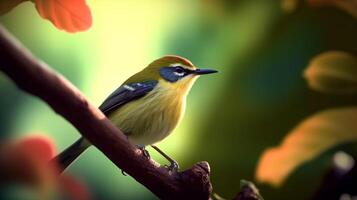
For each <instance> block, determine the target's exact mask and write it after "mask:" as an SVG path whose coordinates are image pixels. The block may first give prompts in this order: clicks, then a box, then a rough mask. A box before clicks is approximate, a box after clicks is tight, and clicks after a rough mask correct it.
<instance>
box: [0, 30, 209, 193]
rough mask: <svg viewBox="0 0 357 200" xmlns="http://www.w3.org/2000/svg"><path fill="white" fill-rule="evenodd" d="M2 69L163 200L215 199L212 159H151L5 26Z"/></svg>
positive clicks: (1, 32) (1, 33) (1, 37)
mask: <svg viewBox="0 0 357 200" xmlns="http://www.w3.org/2000/svg"><path fill="white" fill-rule="evenodd" d="M0 70H1V71H3V72H4V73H5V74H6V75H7V76H8V77H9V78H11V79H12V80H13V81H14V82H15V84H16V85H17V86H18V87H19V88H20V89H22V90H24V91H26V92H28V93H30V94H32V95H34V96H37V97H39V98H41V99H42V100H43V101H45V102H46V103H47V104H48V105H49V106H50V107H51V108H52V109H53V110H54V111H55V112H56V113H58V114H59V115H61V116H63V117H64V118H65V119H67V120H68V121H69V122H70V123H71V124H72V125H73V126H74V127H76V129H77V130H78V131H79V132H80V133H81V134H82V135H83V136H84V137H85V138H87V139H88V140H89V141H90V142H91V143H92V144H93V145H94V146H96V147H97V148H98V149H99V150H100V151H102V152H103V153H104V154H105V155H106V156H107V157H108V158H109V159H110V160H111V161H112V162H113V163H114V164H115V165H116V166H118V167H119V168H120V169H122V170H124V171H125V172H126V173H127V174H129V175H131V176H132V177H133V178H134V179H135V180H137V181H138V182H139V183H141V184H142V185H144V186H145V187H147V188H148V189H149V190H150V191H152V192H153V193H154V194H155V195H156V196H158V197H159V198H160V199H209V198H210V195H211V193H212V185H211V182H210V176H209V175H210V167H209V164H208V163H207V162H205V161H203V162H199V163H197V164H195V165H194V166H193V167H192V168H190V169H188V170H186V171H183V172H177V173H176V172H170V171H168V170H167V169H166V168H165V167H162V166H160V165H159V164H158V163H156V162H155V161H153V160H148V159H147V158H146V157H145V156H144V155H142V151H140V150H138V149H137V148H136V147H135V146H133V145H132V144H130V143H129V142H128V141H127V139H126V137H125V136H124V134H123V133H122V132H121V131H120V130H119V129H117V128H116V127H115V126H114V125H113V124H112V123H111V122H110V121H109V120H108V119H107V118H106V117H105V116H104V114H103V113H102V112H101V111H100V110H98V109H97V108H96V107H95V106H93V105H91V104H90V103H89V102H88V101H87V100H86V98H85V97H84V96H83V95H82V94H81V92H80V91H79V90H78V89H77V88H76V87H75V86H73V85H72V84H71V83H70V82H69V81H67V80H66V79H65V78H64V77H63V76H61V75H60V74H58V73H56V72H55V71H53V70H52V69H50V68H49V67H48V66H47V65H46V64H45V63H44V62H41V61H39V60H38V59H37V58H35V57H34V56H33V55H32V54H31V53H30V52H29V51H28V50H27V49H26V48H25V47H23V46H22V45H21V44H20V43H19V42H18V41H17V40H16V39H15V38H14V37H13V36H11V34H9V33H8V32H7V30H6V29H5V28H3V27H2V26H1V25H0Z"/></svg>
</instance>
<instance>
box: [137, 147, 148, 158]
mask: <svg viewBox="0 0 357 200" xmlns="http://www.w3.org/2000/svg"><path fill="white" fill-rule="evenodd" d="M138 148H139V149H140V150H141V152H142V153H143V155H144V156H145V158H147V159H149V160H150V158H151V157H150V154H149V152H148V150H146V149H145V147H141V146H138Z"/></svg>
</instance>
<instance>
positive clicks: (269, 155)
mask: <svg viewBox="0 0 357 200" xmlns="http://www.w3.org/2000/svg"><path fill="white" fill-rule="evenodd" d="M356 120H357V107H348V108H338V109H330V110H326V111H322V112H319V113H317V114H315V115H313V116H311V117H309V118H308V119H306V120H305V121H303V122H302V123H301V124H299V125H298V126H297V127H296V128H294V129H293V130H292V131H291V132H290V133H289V134H288V135H287V136H286V137H285V139H284V140H283V142H282V143H281V144H280V146H278V147H274V148H269V149H267V150H265V151H264V153H263V154H262V156H261V158H260V160H259V163H258V167H257V170H256V178H257V180H258V181H260V182H266V183H270V184H272V185H273V186H280V185H281V184H282V182H283V181H284V180H285V179H286V178H287V176H288V175H289V174H290V173H291V172H292V171H293V170H294V169H296V168H297V167H298V166H300V165H301V164H303V163H305V162H306V161H309V160H312V159H314V158H316V157H317V156H318V155H319V154H321V153H322V152H323V151H325V150H327V149H329V148H331V147H333V146H335V145H338V144H341V143H344V142H349V141H354V140H357V134H356V132H357V123H356Z"/></svg>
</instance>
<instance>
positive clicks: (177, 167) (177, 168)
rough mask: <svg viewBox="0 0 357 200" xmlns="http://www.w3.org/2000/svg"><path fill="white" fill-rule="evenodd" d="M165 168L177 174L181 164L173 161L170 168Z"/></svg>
mask: <svg viewBox="0 0 357 200" xmlns="http://www.w3.org/2000/svg"><path fill="white" fill-rule="evenodd" d="M165 167H166V168H167V169H168V170H169V171H170V172H177V171H178V170H179V168H180V167H179V164H178V163H177V162H176V161H174V160H172V161H171V163H170V166H168V165H165Z"/></svg>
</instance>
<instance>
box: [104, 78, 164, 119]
mask: <svg viewBox="0 0 357 200" xmlns="http://www.w3.org/2000/svg"><path fill="white" fill-rule="evenodd" d="M157 83H158V81H155V80H153V81H144V82H140V83H130V84H124V85H122V86H120V87H119V88H118V89H116V90H115V91H114V92H113V93H112V94H111V95H110V96H109V97H108V98H107V99H106V100H105V101H104V102H103V103H102V105H100V106H99V109H100V110H101V111H102V112H103V113H104V114H105V115H107V116H108V114H110V113H111V112H113V111H114V110H116V109H118V108H119V107H120V106H122V105H124V104H126V103H128V102H130V101H133V100H135V99H137V98H140V97H142V96H144V95H146V94H147V93H149V92H150V91H151V90H153V89H154V88H155V86H156V85H157Z"/></svg>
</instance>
